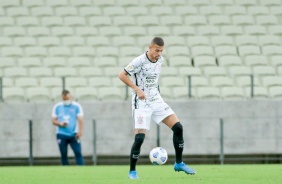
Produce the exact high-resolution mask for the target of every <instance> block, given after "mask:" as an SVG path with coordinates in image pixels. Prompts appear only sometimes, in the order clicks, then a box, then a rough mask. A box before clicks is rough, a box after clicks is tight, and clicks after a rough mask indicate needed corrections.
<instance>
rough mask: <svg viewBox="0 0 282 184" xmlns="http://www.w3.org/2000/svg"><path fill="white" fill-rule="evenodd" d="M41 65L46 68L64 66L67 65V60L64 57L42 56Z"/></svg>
mask: <svg viewBox="0 0 282 184" xmlns="http://www.w3.org/2000/svg"><path fill="white" fill-rule="evenodd" d="M43 65H44V66H46V67H48V68H53V67H64V66H67V62H66V60H65V58H64V57H45V58H43Z"/></svg>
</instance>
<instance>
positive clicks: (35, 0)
mask: <svg viewBox="0 0 282 184" xmlns="http://www.w3.org/2000/svg"><path fill="white" fill-rule="evenodd" d="M22 5H23V6H26V7H28V8H32V7H37V6H44V5H45V2H44V0H22Z"/></svg>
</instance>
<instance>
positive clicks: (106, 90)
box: [98, 87, 125, 101]
mask: <svg viewBox="0 0 282 184" xmlns="http://www.w3.org/2000/svg"><path fill="white" fill-rule="evenodd" d="M98 94H99V99H100V100H102V101H113V100H123V99H125V94H124V93H122V90H121V89H120V88H118V87H100V88H98Z"/></svg>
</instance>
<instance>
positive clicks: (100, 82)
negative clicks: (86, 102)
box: [88, 76, 112, 87]
mask: <svg viewBox="0 0 282 184" xmlns="http://www.w3.org/2000/svg"><path fill="white" fill-rule="evenodd" d="M88 84H89V86H90V87H104V86H108V87H109V86H111V85H112V83H111V79H110V77H104V76H103V77H102V76H101V77H90V78H88Z"/></svg>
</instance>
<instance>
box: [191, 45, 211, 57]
mask: <svg viewBox="0 0 282 184" xmlns="http://www.w3.org/2000/svg"><path fill="white" fill-rule="evenodd" d="M191 53H192V56H193V57H196V56H204V55H207V56H213V55H214V53H213V48H212V47H211V46H194V47H192V48H191Z"/></svg>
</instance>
